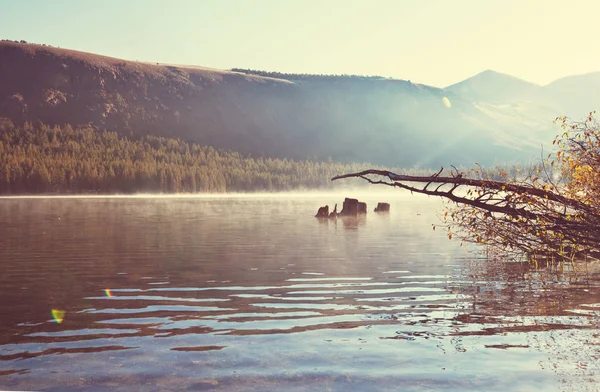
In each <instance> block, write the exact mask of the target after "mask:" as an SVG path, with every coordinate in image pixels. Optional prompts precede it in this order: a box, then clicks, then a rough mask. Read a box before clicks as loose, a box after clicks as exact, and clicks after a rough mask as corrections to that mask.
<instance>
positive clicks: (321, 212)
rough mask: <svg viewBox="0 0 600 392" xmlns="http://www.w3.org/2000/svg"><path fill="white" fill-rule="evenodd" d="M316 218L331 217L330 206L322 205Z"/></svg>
mask: <svg viewBox="0 0 600 392" xmlns="http://www.w3.org/2000/svg"><path fill="white" fill-rule="evenodd" d="M315 217H316V218H327V217H329V206H328V205H327V206H325V207H321V208H319V211H317V215H315Z"/></svg>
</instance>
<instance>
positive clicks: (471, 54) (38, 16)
mask: <svg viewBox="0 0 600 392" xmlns="http://www.w3.org/2000/svg"><path fill="white" fill-rule="evenodd" d="M0 38H7V39H13V40H14V39H19V40H21V39H24V40H26V41H29V42H35V43H46V44H50V45H54V46H60V47H64V48H71V49H77V50H82V51H88V52H93V53H99V54H104V55H108V56H113V57H119V58H125V59H130V60H139V61H154V62H161V63H174V64H193V65H203V66H207V67H215V68H225V69H226V68H232V67H241V68H252V69H261V70H276V71H283V72H301V73H326V74H340V73H347V74H363V75H382V76H391V77H395V78H401V79H409V80H412V81H413V82H419V83H425V84H431V85H434V86H439V87H445V86H447V85H449V84H452V83H455V82H458V81H460V80H462V79H465V78H467V77H469V76H472V75H474V74H476V73H479V72H481V71H483V70H485V69H493V70H496V71H499V72H504V73H508V74H511V75H514V76H517V77H520V78H523V79H525V80H528V81H531V82H535V83H539V84H546V83H548V82H550V81H552V80H554V79H557V78H559V77H562V76H567V75H573V74H581V73H587V72H593V71H600V50H598V39H600V1H596V0H590V1H577V0H569V1H564V0H540V1H538V0H452V1H450V0H414V1H404V0H389V1H388V0H369V1H367V0H365V1H358V0H254V1H250V0H169V1H167V0H37V1H36V0H12V1H10V0H0ZM0 61H2V59H0Z"/></svg>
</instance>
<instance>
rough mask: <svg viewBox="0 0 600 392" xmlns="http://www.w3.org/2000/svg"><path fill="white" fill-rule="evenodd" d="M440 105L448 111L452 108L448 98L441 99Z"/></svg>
mask: <svg viewBox="0 0 600 392" xmlns="http://www.w3.org/2000/svg"><path fill="white" fill-rule="evenodd" d="M442 103H443V104H444V106H445V107H447V108H448V109H450V108H451V107H452V104H451V103H450V100H449V99H448V97H444V98H442Z"/></svg>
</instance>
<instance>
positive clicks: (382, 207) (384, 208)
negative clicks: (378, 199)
mask: <svg viewBox="0 0 600 392" xmlns="http://www.w3.org/2000/svg"><path fill="white" fill-rule="evenodd" d="M375 212H390V203H377V207H375Z"/></svg>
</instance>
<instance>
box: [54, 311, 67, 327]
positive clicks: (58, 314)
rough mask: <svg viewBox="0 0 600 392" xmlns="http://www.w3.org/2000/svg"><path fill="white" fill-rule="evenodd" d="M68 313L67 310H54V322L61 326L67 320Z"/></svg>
mask: <svg viewBox="0 0 600 392" xmlns="http://www.w3.org/2000/svg"><path fill="white" fill-rule="evenodd" d="M66 313H67V312H66V311H65V310H61V309H52V318H53V319H54V321H56V322H57V323H58V324H60V323H62V322H63V320H64V319H65V314H66Z"/></svg>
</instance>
